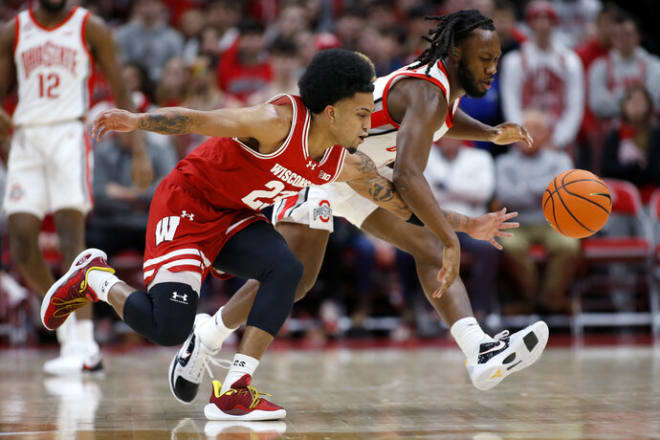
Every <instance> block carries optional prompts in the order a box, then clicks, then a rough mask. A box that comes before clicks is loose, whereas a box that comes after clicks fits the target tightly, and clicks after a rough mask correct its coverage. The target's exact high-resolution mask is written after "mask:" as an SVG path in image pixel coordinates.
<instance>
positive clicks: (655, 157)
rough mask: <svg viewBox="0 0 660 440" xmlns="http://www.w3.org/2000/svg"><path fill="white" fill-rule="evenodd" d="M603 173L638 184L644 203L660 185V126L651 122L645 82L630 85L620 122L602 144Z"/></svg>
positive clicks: (622, 107) (649, 101) (648, 97)
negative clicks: (643, 84)
mask: <svg viewBox="0 0 660 440" xmlns="http://www.w3.org/2000/svg"><path fill="white" fill-rule="evenodd" d="M602 161H603V162H602V168H601V169H602V174H603V177H613V178H615V179H623V180H628V181H630V182H632V183H634V184H635V185H637V186H638V187H639V188H640V190H641V193H642V199H643V201H644V203H647V202H648V200H649V198H650V195H651V192H652V191H653V189H655V188H657V187H658V186H660V127H658V125H657V124H654V123H653V101H652V100H651V95H650V94H649V92H648V91H647V90H646V89H645V88H644V86H642V85H640V84H637V85H633V86H632V87H630V88H629V89H628V90H627V91H626V94H625V95H624V97H623V100H622V101H621V125H620V126H619V127H617V128H615V129H613V130H612V131H611V132H610V133H609V135H608V136H607V139H606V140H605V145H604V147H603V154H602Z"/></svg>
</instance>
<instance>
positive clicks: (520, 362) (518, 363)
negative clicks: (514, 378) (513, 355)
mask: <svg viewBox="0 0 660 440" xmlns="http://www.w3.org/2000/svg"><path fill="white" fill-rule="evenodd" d="M520 364H522V361H518V362H516V363H515V364H513V365H511V366H510V367H509V368H507V369H506V371H509V370H510V369H512V368H514V367H515V366H516V365H520Z"/></svg>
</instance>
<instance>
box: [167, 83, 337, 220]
mask: <svg viewBox="0 0 660 440" xmlns="http://www.w3.org/2000/svg"><path fill="white" fill-rule="evenodd" d="M269 102H270V103H272V104H275V105H292V106H293V118H292V119H293V120H292V123H291V129H290V131H289V135H288V136H287V138H286V140H285V141H284V143H283V144H282V146H281V147H279V148H278V149H277V150H276V151H274V152H272V153H270V154H261V153H259V152H257V151H255V150H254V149H252V148H250V147H248V146H247V145H245V144H244V143H242V142H241V141H240V140H238V139H237V138H211V139H209V140H208V141H206V142H204V143H203V144H201V145H200V146H199V147H197V148H196V149H194V150H193V151H192V152H191V153H190V154H188V156H186V157H185V158H184V159H183V160H182V161H181V162H179V163H178V165H177V167H176V170H175V171H174V172H175V173H179V174H180V175H181V176H182V178H183V179H184V180H185V181H186V182H187V183H188V184H187V185H185V186H188V187H192V188H194V189H195V191H196V192H199V193H200V194H201V195H202V196H203V197H204V199H205V201H206V203H208V204H210V205H211V206H214V207H216V208H218V209H251V210H253V211H259V210H261V209H263V208H265V207H267V206H269V205H272V204H273V203H275V202H276V201H278V200H280V199H284V198H287V197H290V196H292V195H296V194H298V192H299V191H300V190H301V189H303V188H305V187H307V186H310V185H323V184H326V183H330V182H332V181H334V180H335V179H336V178H337V176H338V175H339V173H340V171H341V167H342V165H343V163H344V156H345V154H346V149H344V148H343V147H342V146H340V145H335V146H333V147H331V148H329V149H328V150H326V152H325V154H324V155H323V157H322V158H321V160H319V161H316V160H314V159H312V158H311V157H310V156H309V151H308V146H307V139H308V136H309V126H310V122H311V114H310V113H309V112H308V110H307V108H305V106H304V104H303V103H302V100H301V99H300V97H298V96H291V95H279V96H276V97H274V98H272V99H271V100H270V101H269Z"/></svg>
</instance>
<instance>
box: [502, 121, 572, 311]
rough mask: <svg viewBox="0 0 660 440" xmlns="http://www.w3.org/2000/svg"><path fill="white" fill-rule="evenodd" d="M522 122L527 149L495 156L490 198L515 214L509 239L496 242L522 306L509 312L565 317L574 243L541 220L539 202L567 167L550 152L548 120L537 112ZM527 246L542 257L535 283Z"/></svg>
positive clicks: (519, 147)
mask: <svg viewBox="0 0 660 440" xmlns="http://www.w3.org/2000/svg"><path fill="white" fill-rule="evenodd" d="M523 123H524V125H525V127H527V130H529V133H530V135H531V136H532V137H533V139H534V144H533V146H532V147H527V146H525V145H523V144H519V145H517V146H516V147H517V148H515V149H514V150H512V151H510V152H509V153H506V154H503V155H501V156H499V157H498V158H497V160H496V163H495V170H496V174H495V175H496V179H495V180H496V182H497V184H496V197H497V199H498V202H500V203H501V204H502V205H503V206H506V207H507V208H508V209H510V210H511V211H518V213H519V214H518V218H517V219H516V220H517V221H518V222H519V223H520V228H519V229H517V230H516V231H515V232H514V236H513V237H512V238H503V239H502V240H501V243H502V246H504V255H505V256H506V257H507V260H508V261H509V263H510V265H511V268H510V271H509V272H510V273H511V274H512V275H513V277H514V278H515V281H516V282H517V284H518V285H519V287H520V290H521V292H522V295H523V301H522V302H519V303H512V304H510V305H509V307H508V311H509V312H514V311H515V312H518V313H531V312H532V311H533V310H534V307H535V306H536V307H537V310H538V311H541V312H545V311H547V312H568V310H569V301H568V298H567V294H566V287H567V286H568V285H569V284H570V283H571V281H572V279H573V275H574V271H575V267H576V265H577V259H578V256H579V252H580V242H579V240H577V239H574V238H569V237H566V236H564V235H561V234H560V233H559V232H557V231H555V230H554V229H553V228H552V227H551V226H549V225H548V223H547V222H546V221H545V219H544V217H543V212H542V210H541V199H542V197H543V192H544V191H545V188H546V186H547V185H548V182H550V180H552V178H553V177H555V176H556V175H557V174H559V173H561V172H562V171H566V170H568V169H570V168H572V167H573V164H572V162H571V159H570V157H569V156H568V155H567V154H566V153H565V152H563V151H557V150H555V149H553V148H550V147H551V145H552V143H551V142H552V130H551V126H550V122H549V121H548V118H547V117H546V116H545V115H544V114H543V113H542V112H540V111H538V110H529V111H526V112H525V113H524V114H523ZM533 244H541V245H543V246H544V247H545V250H546V252H547V254H548V257H547V264H546V271H545V274H544V276H543V278H542V279H539V275H538V273H537V268H536V266H535V264H534V261H533V260H532V259H531V258H530V257H529V249H530V247H531V246H532V245H533Z"/></svg>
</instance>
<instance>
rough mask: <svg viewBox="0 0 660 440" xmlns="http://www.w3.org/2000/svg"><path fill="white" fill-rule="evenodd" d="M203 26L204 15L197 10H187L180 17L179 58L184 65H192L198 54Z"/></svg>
mask: <svg viewBox="0 0 660 440" xmlns="http://www.w3.org/2000/svg"><path fill="white" fill-rule="evenodd" d="M204 24H205V19H204V14H203V13H202V11H201V10H199V9H189V10H187V11H186V12H184V13H183V14H182V15H181V24H180V25H179V28H180V29H181V33H182V34H183V38H184V44H183V52H182V55H181V56H182V58H183V61H184V62H185V63H186V65H188V64H190V63H192V62H193V61H194V60H195V57H197V54H198V53H199V47H200V45H201V39H202V30H203V29H204ZM216 45H217V41H216Z"/></svg>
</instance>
